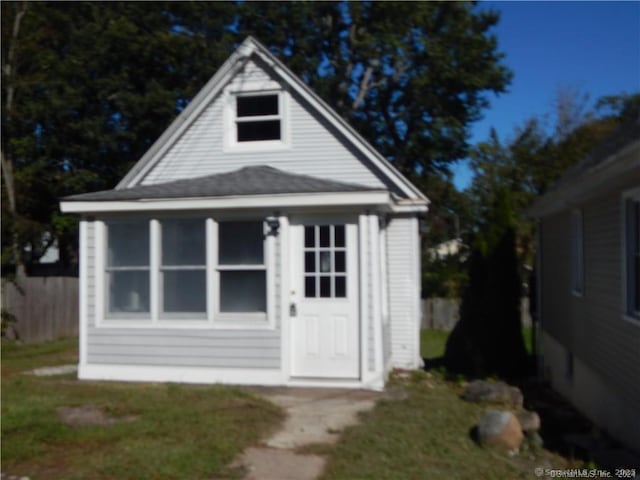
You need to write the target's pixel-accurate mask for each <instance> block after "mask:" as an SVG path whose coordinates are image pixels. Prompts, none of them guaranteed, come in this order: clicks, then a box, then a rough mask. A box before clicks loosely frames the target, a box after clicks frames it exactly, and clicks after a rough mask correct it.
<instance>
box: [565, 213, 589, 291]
mask: <svg viewBox="0 0 640 480" xmlns="http://www.w3.org/2000/svg"><path fill="white" fill-rule="evenodd" d="M570 242H571V243H570V257H569V259H570V266H571V271H570V281H571V293H572V294H573V295H574V296H576V297H583V296H584V290H585V288H584V283H585V282H584V281H585V271H584V214H583V212H582V209H580V208H576V209H574V210H572V211H571V222H570Z"/></svg>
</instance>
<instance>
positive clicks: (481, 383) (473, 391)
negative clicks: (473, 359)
mask: <svg viewBox="0 0 640 480" xmlns="http://www.w3.org/2000/svg"><path fill="white" fill-rule="evenodd" d="M462 398H464V399H465V400H467V401H468V402H475V403H496V404H506V405H510V406H512V407H513V408H515V409H519V408H522V403H523V401H524V397H523V396H522V392H521V391H520V389H519V388H517V387H512V386H511V385H508V384H506V383H504V382H491V381H486V380H474V381H473V382H471V383H469V385H467V388H466V389H465V391H464V393H463V394H462Z"/></svg>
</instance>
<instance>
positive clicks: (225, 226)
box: [218, 222, 267, 313]
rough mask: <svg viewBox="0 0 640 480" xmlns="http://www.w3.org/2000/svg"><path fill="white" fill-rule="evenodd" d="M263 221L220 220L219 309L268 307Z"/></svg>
mask: <svg viewBox="0 0 640 480" xmlns="http://www.w3.org/2000/svg"><path fill="white" fill-rule="evenodd" d="M264 242H265V235H264V226H263V223H262V222H220V223H219V224H218V272H219V275H220V307H219V308H220V312H221V313H233V312H244V313H251V312H254V313H255V312H265V313H266V311H267V267H266V264H265V259H264V257H265V255H264Z"/></svg>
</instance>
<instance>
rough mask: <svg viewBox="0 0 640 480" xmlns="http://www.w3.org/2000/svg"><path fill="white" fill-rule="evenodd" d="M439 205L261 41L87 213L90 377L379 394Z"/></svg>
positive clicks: (402, 349)
mask: <svg viewBox="0 0 640 480" xmlns="http://www.w3.org/2000/svg"><path fill="white" fill-rule="evenodd" d="M427 205H428V200H427V198H426V197H425V196H424V195H423V194H422V193H421V192H420V191H419V190H418V189H417V188H416V187H415V186H414V185H412V184H411V183H410V182H409V181H408V180H407V179H406V178H404V177H403V176H402V175H401V174H400V173H399V172H398V171H397V170H395V169H394V168H393V166H392V165H391V164H390V163H389V162H387V161H386V160H385V159H384V158H383V157H382V156H381V155H380V154H379V153H377V152H376V151H375V150H374V149H373V148H372V147H371V145H369V144H368V143H367V142H366V141H365V140H364V139H363V138H362V137H361V136H360V135H358V133H357V132H355V131H354V130H353V129H352V128H351V127H349V125H347V124H346V123H345V122H344V121H343V120H342V119H341V118H340V117H339V116H338V115H337V114H336V113H335V112H334V111H332V110H331V108H329V107H328V106H327V104H326V103H324V102H323V101H322V100H321V99H320V98H319V97H318V96H317V95H316V94H314V93H313V92H312V91H311V90H310V89H309V88H308V87H307V86H306V85H305V84H304V83H303V82H302V81H301V80H299V79H298V78H296V77H295V76H294V75H293V74H292V73H291V72H290V71H289V70H288V69H287V68H286V67H285V66H284V65H283V64H282V63H281V62H280V61H279V60H278V59H276V58H275V57H274V56H273V55H272V54H270V53H269V51H268V50H267V49H266V48H265V47H264V46H263V45H261V44H260V43H258V42H257V41H256V40H255V39H253V38H248V39H247V40H245V42H244V43H243V44H242V45H241V46H240V47H239V48H238V49H237V50H236V51H235V52H234V53H233V54H232V55H231V57H230V58H229V59H228V60H227V61H226V62H225V63H224V65H223V66H222V67H221V68H220V70H219V71H218V72H217V73H216V74H215V75H214V76H213V77H212V78H211V80H210V81H209V82H208V83H207V85H206V86H205V87H204V88H203V89H202V91H200V93H199V94H198V95H197V96H196V97H195V98H194V99H193V101H192V102H191V103H190V104H189V106H188V107H187V108H186V109H185V110H184V111H183V112H182V113H181V114H180V115H179V116H178V118H177V119H176V120H175V121H174V122H173V123H172V124H171V126H170V127H169V128H168V129H167V130H166V131H165V132H164V133H163V134H162V136H161V137H160V138H159V139H158V141H157V142H156V143H155V144H154V145H153V146H152V147H151V148H150V149H149V151H148V152H147V153H146V154H145V155H144V156H143V157H142V159H141V160H140V161H139V162H138V163H137V164H136V165H135V166H134V167H133V169H132V170H131V171H130V172H129V173H128V174H127V175H126V176H125V178H124V179H123V180H122V181H121V182H120V184H118V186H117V187H116V188H115V189H114V190H109V191H103V192H96V193H87V194H82V195H74V196H72V197H67V198H65V199H63V201H62V203H61V207H62V211H63V212H73V213H78V214H80V215H81V220H80V366H79V376H80V378H82V379H97V380H135V381H170V382H197V383H233V384H260V385H290V386H344V387H361V388H372V389H380V388H382V387H383V386H384V382H385V379H386V377H387V374H388V372H389V371H390V369H391V368H394V367H401V368H416V367H418V366H419V365H421V360H420V352H419V328H420V244H419V228H418V224H419V217H420V216H422V215H424V214H425V212H426V211H427Z"/></svg>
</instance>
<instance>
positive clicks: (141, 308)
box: [109, 270, 149, 313]
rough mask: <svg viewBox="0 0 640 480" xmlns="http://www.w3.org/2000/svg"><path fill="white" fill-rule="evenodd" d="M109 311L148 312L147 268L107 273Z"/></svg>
mask: <svg viewBox="0 0 640 480" xmlns="http://www.w3.org/2000/svg"><path fill="white" fill-rule="evenodd" d="M109 311H110V312H113V313H117V312H128V313H146V312H149V272H148V271H147V270H142V271H140V270H137V271H117V272H110V273H109Z"/></svg>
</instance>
